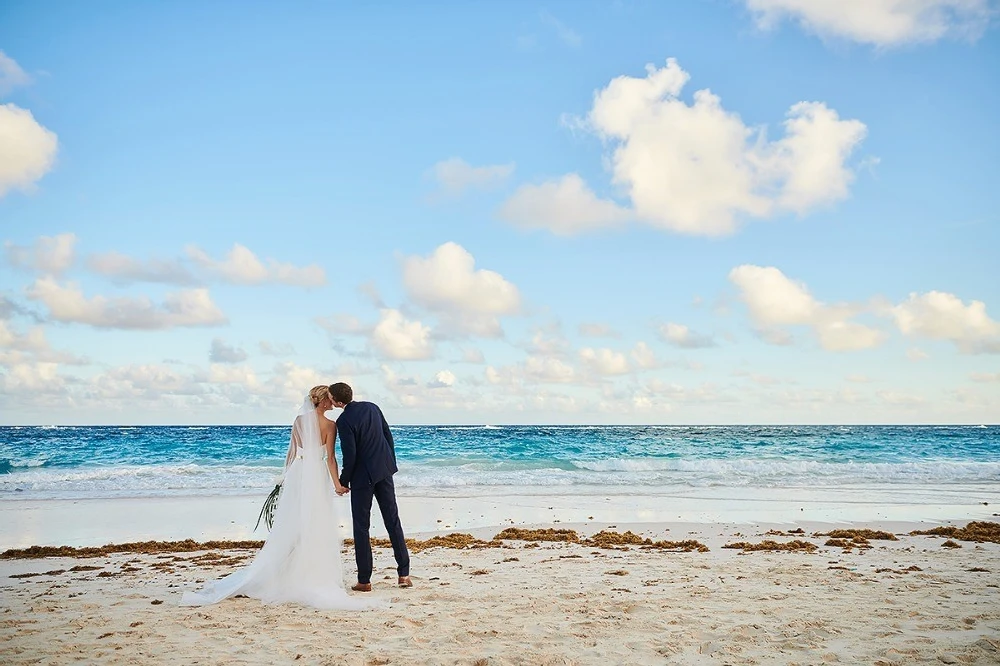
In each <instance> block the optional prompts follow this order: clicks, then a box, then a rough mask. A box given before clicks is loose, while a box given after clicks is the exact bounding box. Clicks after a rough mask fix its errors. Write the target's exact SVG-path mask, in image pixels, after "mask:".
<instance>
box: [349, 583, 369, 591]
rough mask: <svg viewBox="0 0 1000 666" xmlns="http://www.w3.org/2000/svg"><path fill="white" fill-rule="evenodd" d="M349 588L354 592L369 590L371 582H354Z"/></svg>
mask: <svg viewBox="0 0 1000 666" xmlns="http://www.w3.org/2000/svg"><path fill="white" fill-rule="evenodd" d="M351 589H352V590H354V591H355V592H371V591H372V584H371V583H356V584H354V585H351Z"/></svg>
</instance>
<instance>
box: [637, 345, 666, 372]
mask: <svg viewBox="0 0 1000 666" xmlns="http://www.w3.org/2000/svg"><path fill="white" fill-rule="evenodd" d="M630 355H631V357H632V360H633V361H634V362H635V364H636V365H637V366H638V367H639V368H642V369H643V370H652V369H653V368H656V367H659V365H660V361H659V360H658V359H657V358H656V353H654V352H653V350H652V349H650V348H649V345H647V344H646V343H645V342H642V341H641V340H640V341H639V342H637V343H635V347H633V348H632V353H631V354H630Z"/></svg>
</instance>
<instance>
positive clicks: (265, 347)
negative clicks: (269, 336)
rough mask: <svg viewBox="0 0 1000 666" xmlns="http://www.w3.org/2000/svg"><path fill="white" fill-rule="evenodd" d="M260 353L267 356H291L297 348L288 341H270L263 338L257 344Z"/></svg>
mask: <svg viewBox="0 0 1000 666" xmlns="http://www.w3.org/2000/svg"><path fill="white" fill-rule="evenodd" d="M257 347H258V349H260V353H261V354H264V355H265V356H291V355H292V354H294V353H295V348H294V347H292V345H290V344H288V343H287V342H270V341H269V340H261V341H260V342H259V343H258V344H257Z"/></svg>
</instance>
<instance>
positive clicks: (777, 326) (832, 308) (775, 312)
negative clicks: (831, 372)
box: [729, 264, 885, 351]
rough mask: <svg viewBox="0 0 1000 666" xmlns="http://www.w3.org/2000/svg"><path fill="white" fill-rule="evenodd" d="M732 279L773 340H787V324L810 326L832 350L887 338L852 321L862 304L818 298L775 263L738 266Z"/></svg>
mask: <svg viewBox="0 0 1000 666" xmlns="http://www.w3.org/2000/svg"><path fill="white" fill-rule="evenodd" d="M729 279H730V281H731V282H732V283H733V284H735V285H736V287H737V288H738V289H739V290H740V296H741V298H742V300H743V302H744V303H745V304H746V306H747V309H748V310H749V311H750V317H751V318H752V319H753V321H754V323H755V325H756V326H757V327H758V330H759V331H761V332H762V333H763V334H762V337H763V338H764V339H765V340H767V341H769V342H777V343H778V344H784V343H786V341H787V338H786V337H785V332H784V331H783V330H782V328H781V327H783V326H806V327H808V328H810V329H811V330H812V332H813V333H814V334H815V335H816V336H817V338H818V339H819V343H820V345H821V346H822V347H823V348H824V349H828V350H831V351H851V350H858V349H868V348H871V347H875V346H877V345H879V344H881V342H882V341H883V340H884V339H885V334H884V333H883V332H882V331H879V330H878V329H875V328H872V327H870V326H866V325H864V324H860V323H858V322H855V321H851V319H852V318H853V317H854V316H856V315H857V314H858V313H859V312H860V308H858V307H856V306H850V305H828V304H826V303H823V302H821V301H818V300H817V299H815V298H814V297H813V296H812V294H810V293H809V290H808V288H807V287H806V285H805V284H803V283H801V282H798V281H795V280H791V279H789V278H788V277H786V276H785V274H784V273H782V272H781V271H780V270H778V269H777V268H774V267H773V266H768V267H763V266H753V265H749V264H745V265H743V266H737V267H736V268H734V269H733V270H731V271H730V272H729Z"/></svg>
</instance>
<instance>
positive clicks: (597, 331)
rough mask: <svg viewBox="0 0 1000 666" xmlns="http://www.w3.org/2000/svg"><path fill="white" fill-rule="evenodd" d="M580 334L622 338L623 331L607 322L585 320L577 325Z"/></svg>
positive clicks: (591, 336) (593, 336)
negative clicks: (620, 331) (617, 329)
mask: <svg viewBox="0 0 1000 666" xmlns="http://www.w3.org/2000/svg"><path fill="white" fill-rule="evenodd" d="M577 331H578V332H579V333H580V335H583V336H586V337H588V338H620V337H621V333H619V332H618V331H616V330H615V329H613V328H611V327H610V326H608V325H607V324H602V323H600V322H584V323H582V324H580V325H579V326H578V327H577Z"/></svg>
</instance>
